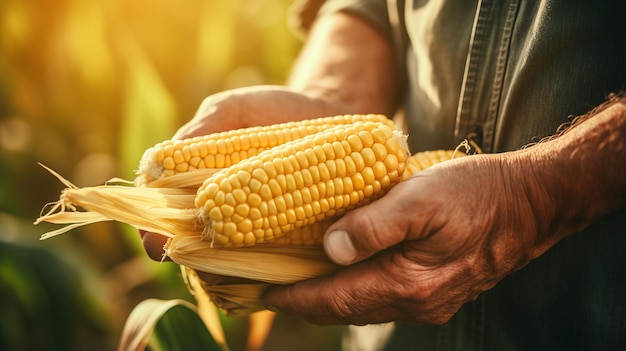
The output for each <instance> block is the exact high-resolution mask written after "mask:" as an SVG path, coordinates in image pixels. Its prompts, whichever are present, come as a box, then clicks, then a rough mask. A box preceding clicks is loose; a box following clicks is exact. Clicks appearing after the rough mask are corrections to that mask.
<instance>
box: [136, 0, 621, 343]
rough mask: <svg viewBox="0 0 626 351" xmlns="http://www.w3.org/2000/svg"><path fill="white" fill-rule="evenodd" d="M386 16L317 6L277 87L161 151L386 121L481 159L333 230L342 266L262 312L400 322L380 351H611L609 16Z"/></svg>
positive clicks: (223, 98) (540, 12)
mask: <svg viewBox="0 0 626 351" xmlns="http://www.w3.org/2000/svg"><path fill="white" fill-rule="evenodd" d="M388 3H389V5H390V6H389V11H387V5H388V4H387V2H385V1H330V2H328V3H327V4H326V5H325V7H324V8H323V9H322V12H321V14H320V16H319V17H318V18H317V20H316V21H315V23H314V25H313V27H312V28H311V31H310V33H309V35H308V41H307V44H306V46H305V48H304V49H303V52H302V54H301V57H300V58H299V60H298V62H297V64H296V65H295V67H294V71H293V73H292V76H291V78H290V81H289V82H288V84H287V86H285V87H251V88H245V89H239V90H234V91H228V92H224V93H220V94H217V95H214V96H211V97H209V98H207V99H206V100H205V101H204V102H203V104H202V106H201V107H200V109H199V111H198V113H197V115H196V116H195V117H194V119H193V120H192V121H191V122H190V123H188V124H187V125H186V126H184V127H183V128H181V129H180V130H179V131H178V133H177V134H176V137H179V138H182V137H190V136H194V135H200V134H206V133H209V132H215V131H220V130H226V129H233V128H239V127H245V126H251V125H260V124H271V123H278V122H283V121H285V120H290V119H305V118H313V117H320V116H328V115H335V114H343V113H384V114H387V115H394V114H395V113H396V111H397V110H398V109H399V108H400V107H401V108H402V109H403V110H404V112H405V116H406V121H407V126H408V131H409V142H410V146H411V150H412V151H413V152H416V151H421V150H427V149H437V148H453V147H455V146H456V145H457V144H458V143H459V142H460V141H461V140H463V139H469V140H472V141H473V142H474V143H476V144H478V145H479V146H480V148H481V149H482V150H483V151H484V152H485V153H486V154H484V155H476V156H472V157H468V158H463V159H459V160H454V161H451V162H447V163H446V164H443V165H440V166H436V167H434V168H432V169H430V170H428V171H424V172H421V173H419V174H417V175H416V176H414V177H413V178H411V179H410V180H409V181H406V182H403V183H401V184H399V185H397V186H396V187H394V188H393V189H392V191H390V192H389V193H388V194H387V195H386V196H385V197H384V198H383V199H381V200H378V201H376V202H374V203H372V204H370V205H368V206H366V207H364V208H361V209H358V210H355V211H353V212H351V213H349V214H348V215H346V216H344V217H343V218H342V219H341V220H339V221H338V222H337V223H336V224H334V225H333V226H332V227H331V228H330V229H329V231H328V232H327V234H326V237H325V249H326V252H327V254H328V256H329V257H330V258H331V259H332V260H334V261H335V262H337V263H339V264H342V265H346V268H345V269H344V270H342V271H340V272H339V273H337V274H336V275H334V276H331V277H324V278H319V279H313V280H310V281H305V282H302V283H298V284H295V285H293V286H288V287H279V288H275V289H271V290H270V291H268V292H267V293H266V295H265V302H266V303H267V304H268V306H269V307H270V308H271V309H274V310H280V311H284V312H287V313H293V314H298V315H301V316H303V317H304V318H306V319H308V320H310V321H312V322H315V323H320V324H337V323H341V324H356V325H364V324H371V323H382V322H389V321H396V322H397V323H396V326H395V329H394V330H393V332H392V334H391V335H390V337H389V340H388V342H387V344H386V345H385V348H386V349H389V350H399V349H418V348H424V349H441V350H457V349H463V350H464V349H505V350H516V349H520V350H526V349H587V348H592V349H624V347H626V324H625V323H626V301H625V299H624V297H626V283H625V282H626V280H625V278H626V253H625V249H626V215H625V209H626V99H624V98H623V97H620V96H613V98H612V99H611V100H610V101H609V102H607V103H605V104H602V102H603V101H604V100H605V98H606V97H607V96H609V95H610V94H611V93H615V92H618V91H620V90H622V89H624V88H626V68H625V64H624V63H625V62H626V50H625V48H624V43H626V26H625V25H624V23H626V21H623V20H622V18H621V17H622V14H623V13H625V12H624V10H625V4H624V2H623V1H612V2H611V1H600V2H585V1H575V2H572V1H569V2H565V1H537V2H523V1H488V0H483V1H466V0H463V1H445V0H436V1H418V0H415V1H413V2H407V3H406V4H404V3H398V4H396V3H395V1H388ZM596 106H599V107H598V108H596V109H595V110H594V111H593V112H592V113H590V114H589V115H588V116H586V117H585V118H581V119H578V120H577V123H575V125H574V126H572V127H570V128H569V129H567V131H566V133H564V134H563V135H560V136H556V137H555V138H552V139H550V140H547V141H542V142H540V143H536V144H535V145H533V146H529V147H525V146H528V144H530V143H534V142H536V141H538V140H539V139H541V138H542V137H544V136H549V135H552V134H555V132H556V131H557V129H558V128H559V126H561V125H563V124H564V123H567V122H571V121H572V119H571V116H573V115H582V114H584V113H585V112H586V111H588V110H590V109H591V108H592V107H596ZM153 240H154V239H153V236H150V235H146V236H144V244H145V246H146V248H147V249H148V251H149V252H151V251H154V250H152V249H150V248H151V246H152V244H151V242H152V241H153ZM402 322H408V323H402Z"/></svg>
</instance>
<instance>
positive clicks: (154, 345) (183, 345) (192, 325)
mask: <svg viewBox="0 0 626 351" xmlns="http://www.w3.org/2000/svg"><path fill="white" fill-rule="evenodd" d="M146 347H148V348H149V349H150V350H155V351H158V350H167V351H177V350H198V349H199V350H208V351H227V350H228V348H227V347H226V345H221V344H219V343H217V342H216V341H215V339H214V338H213V336H212V335H211V333H209V331H208V330H207V328H206V327H205V325H204V323H203V321H202V319H200V316H198V314H197V312H196V306H194V305H193V304H191V303H189V302H187V301H185V300H179V299H174V300H158V299H148V300H145V301H142V302H141V303H139V305H137V306H136V307H135V309H134V310H133V311H132V312H131V314H130V316H129V317H128V320H127V321H126V325H125V326H124V330H123V332H122V338H121V341H120V345H119V348H118V350H133V351H136V350H144V349H146Z"/></svg>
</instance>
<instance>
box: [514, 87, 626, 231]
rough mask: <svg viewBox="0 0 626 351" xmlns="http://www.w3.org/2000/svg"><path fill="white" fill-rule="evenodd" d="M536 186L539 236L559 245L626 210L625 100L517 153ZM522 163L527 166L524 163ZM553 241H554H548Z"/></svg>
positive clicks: (533, 192)
mask: <svg viewBox="0 0 626 351" xmlns="http://www.w3.org/2000/svg"><path fill="white" fill-rule="evenodd" d="M517 156H518V157H520V159H525V160H526V163H525V164H526V165H528V167H527V168H525V169H521V170H520V171H521V172H530V174H531V177H532V178H531V179H532V181H533V182H534V183H535V184H533V185H530V186H528V187H527V188H528V189H529V193H531V198H534V199H536V203H537V204H543V206H540V207H538V208H536V209H535V211H534V213H535V215H536V216H537V217H539V218H540V219H541V221H540V222H539V223H541V224H542V225H541V228H540V231H541V232H543V233H540V234H539V235H540V239H541V235H543V236H544V237H545V236H551V237H552V239H553V240H558V239H560V238H562V237H564V236H567V235H569V234H572V233H574V232H577V231H580V230H582V229H584V228H585V227H586V226H588V225H589V224H591V223H592V222H593V221H595V220H597V219H599V218H600V217H602V216H604V215H607V214H609V213H611V212H614V211H617V210H620V209H623V208H624V207H625V206H626V98H621V99H620V100H618V101H617V102H615V103H612V104H610V105H608V107H606V108H605V109H603V110H601V111H600V112H598V113H596V114H595V115H592V116H590V117H588V118H587V119H585V120H584V121H583V122H581V123H580V124H577V125H575V126H574V127H571V128H570V129H569V130H568V131H567V132H566V133H565V134H563V135H561V136H559V137H556V138H554V139H552V140H550V141H547V142H544V143H539V144H537V145H535V146H533V147H531V148H528V149H526V150H523V151H521V152H519V155H517ZM522 162H523V161H522ZM548 241H551V240H548Z"/></svg>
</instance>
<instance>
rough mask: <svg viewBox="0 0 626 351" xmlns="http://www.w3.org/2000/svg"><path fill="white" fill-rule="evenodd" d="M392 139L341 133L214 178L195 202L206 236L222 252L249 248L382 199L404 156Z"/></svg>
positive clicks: (353, 127)
mask: <svg viewBox="0 0 626 351" xmlns="http://www.w3.org/2000/svg"><path fill="white" fill-rule="evenodd" d="M393 131H394V129H392V128H390V127H389V126H388V125H386V124H383V123H375V122H354V123H352V124H350V125H340V126H336V127H334V128H332V129H329V130H328V131H326V132H322V133H318V134H315V135H310V136H307V137H304V138H302V139H299V140H296V141H294V142H290V143H287V144H284V145H281V146H278V147H276V148H274V149H272V150H270V151H268V152H266V153H263V154H261V155H259V156H257V157H254V158H250V159H248V160H244V161H242V162H240V163H239V164H236V165H234V166H232V167H230V168H228V169H225V170H223V171H220V172H219V173H216V174H215V175H214V176H213V177H211V178H209V179H207V181H206V182H205V183H204V184H203V185H202V186H201V187H200V188H199V189H198V193H197V195H196V202H195V203H196V207H197V208H199V209H200V210H201V212H200V218H201V220H202V221H203V222H204V223H205V226H206V228H207V229H208V236H209V237H210V239H211V240H212V241H214V242H215V243H217V244H219V245H220V246H236V247H238V246H249V245H254V244H256V243H262V242H265V241H271V240H273V239H274V238H275V237H280V236H282V235H283V234H285V233H288V232H290V231H292V230H294V229H296V228H301V227H304V226H307V225H309V224H313V223H315V222H317V221H321V220H323V219H325V218H329V217H333V216H336V215H340V214H343V213H344V212H345V211H347V210H349V209H351V208H354V207H356V206H357V205H363V204H366V203H368V202H369V201H371V200H372V199H375V198H377V197H379V196H381V195H382V194H383V193H384V192H385V191H386V190H388V189H389V188H390V187H391V186H393V184H395V183H396V182H398V181H399V180H400V176H401V175H402V174H403V172H404V161H405V160H406V157H407V154H408V151H407V149H406V141H405V140H404V139H403V137H402V136H400V137H399V136H398V135H397V134H395V135H394V133H393Z"/></svg>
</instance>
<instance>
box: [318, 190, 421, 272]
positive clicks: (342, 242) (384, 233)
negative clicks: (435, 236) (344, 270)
mask: <svg viewBox="0 0 626 351" xmlns="http://www.w3.org/2000/svg"><path fill="white" fill-rule="evenodd" d="M404 188H405V187H403V184H398V185H397V186H396V187H395V188H394V189H392V191H390V192H389V193H388V194H387V195H385V196H384V197H382V198H381V199H378V200H376V201H374V202H372V203H371V204H369V205H367V206H365V207H362V208H359V209H356V210H353V211H351V212H349V213H348V214H346V215H345V216H344V217H342V218H341V219H339V220H338V221H337V222H335V223H334V224H333V225H332V226H331V227H330V228H329V229H328V231H327V234H326V236H325V238H324V250H325V251H326V255H327V256H328V257H329V258H330V259H331V260H332V261H333V262H335V263H337V264H340V265H349V264H352V263H354V262H358V261H361V260H363V259H365V258H367V257H370V256H372V255H373V254H375V253H377V252H380V251H382V250H384V249H387V248H389V247H391V246H393V245H395V244H397V243H399V242H401V241H403V240H404V239H405V238H406V235H407V232H408V230H409V226H410V221H411V215H410V214H407V211H409V210H410V209H407V207H409V206H401V205H400V204H402V203H403V199H402V198H401V197H402V193H403V191H406V190H405V189H404Z"/></svg>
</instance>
